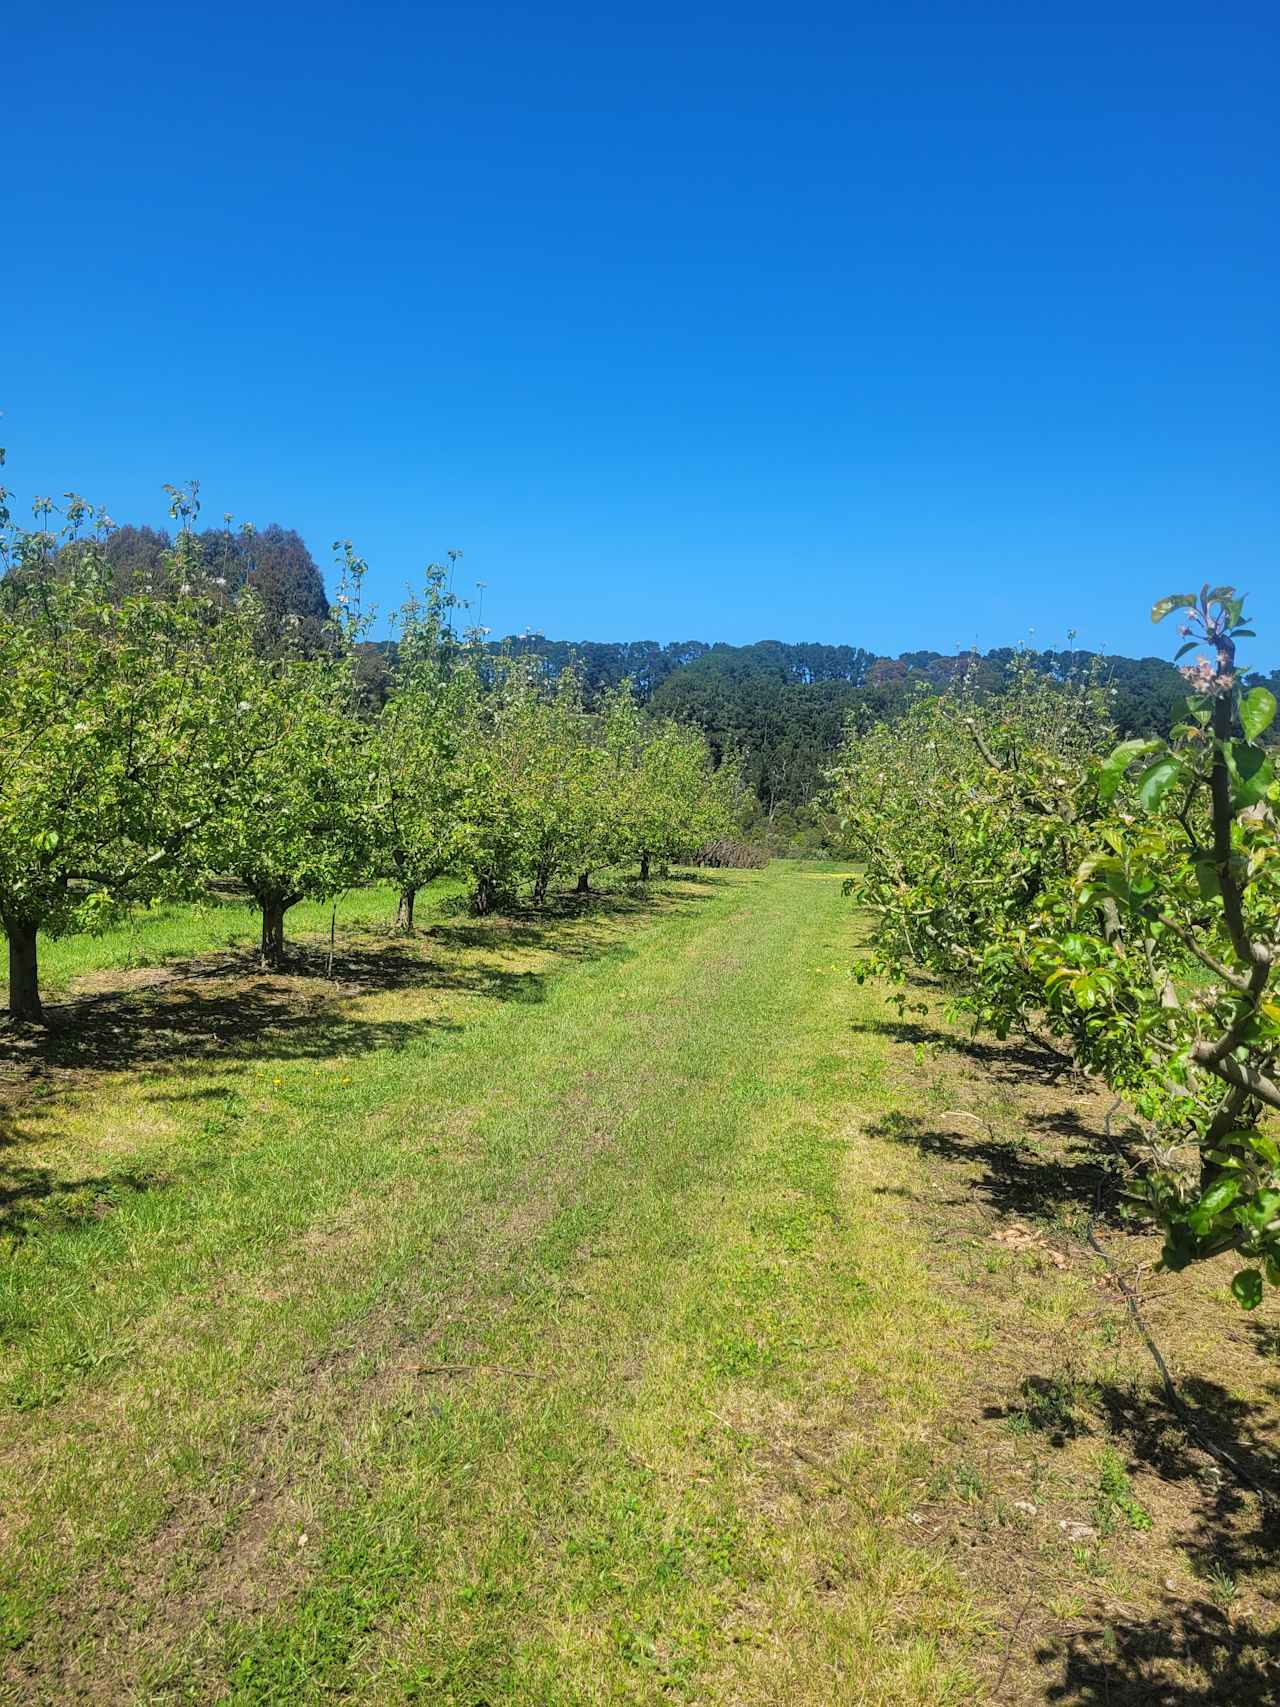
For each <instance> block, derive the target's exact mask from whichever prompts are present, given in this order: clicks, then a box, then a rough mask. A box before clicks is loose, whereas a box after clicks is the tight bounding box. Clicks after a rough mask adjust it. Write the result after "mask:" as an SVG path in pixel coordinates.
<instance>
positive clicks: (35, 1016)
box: [4, 919, 44, 1021]
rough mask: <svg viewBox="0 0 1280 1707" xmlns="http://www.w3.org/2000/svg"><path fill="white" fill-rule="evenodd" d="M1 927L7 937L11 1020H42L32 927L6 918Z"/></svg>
mask: <svg viewBox="0 0 1280 1707" xmlns="http://www.w3.org/2000/svg"><path fill="white" fill-rule="evenodd" d="M4 928H5V931H6V933H7V935H8V938H9V1012H10V1014H11V1015H12V1016H13V1018H14V1019H24V1020H35V1021H39V1020H42V1019H43V1018H44V1009H43V1008H42V1007H41V1006H40V971H39V960H38V957H37V952H36V930H35V927H34V926H33V925H22V924H18V923H17V921H16V920H13V919H6V920H5V927H4Z"/></svg>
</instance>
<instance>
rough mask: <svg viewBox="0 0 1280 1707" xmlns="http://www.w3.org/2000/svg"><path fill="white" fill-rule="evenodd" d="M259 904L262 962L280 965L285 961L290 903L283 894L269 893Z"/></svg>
mask: <svg viewBox="0 0 1280 1707" xmlns="http://www.w3.org/2000/svg"><path fill="white" fill-rule="evenodd" d="M258 904H259V906H260V907H261V908H262V964H263V965H264V966H270V967H275V966H280V965H282V964H283V962H284V915H285V910H286V909H287V907H288V905H289V903H288V902H287V901H286V900H285V898H284V896H283V895H268V896H266V897H264V898H262V899H261V900H260V901H259V903H258Z"/></svg>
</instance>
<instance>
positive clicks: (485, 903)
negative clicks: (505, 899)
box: [471, 877, 494, 918]
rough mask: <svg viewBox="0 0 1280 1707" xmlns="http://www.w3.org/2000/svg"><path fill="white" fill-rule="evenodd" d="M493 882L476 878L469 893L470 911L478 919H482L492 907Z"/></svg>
mask: <svg viewBox="0 0 1280 1707" xmlns="http://www.w3.org/2000/svg"><path fill="white" fill-rule="evenodd" d="M493 902H494V887H493V881H492V879H491V878H488V877H477V878H476V886H475V888H474V889H473V890H472V891H471V911H472V912H473V913H474V914H476V916H477V917H478V918H483V917H484V915H485V914H486V913H487V912H489V911H490V910H491V909H492V907H493Z"/></svg>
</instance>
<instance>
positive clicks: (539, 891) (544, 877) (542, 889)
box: [533, 867, 551, 907]
mask: <svg viewBox="0 0 1280 1707" xmlns="http://www.w3.org/2000/svg"><path fill="white" fill-rule="evenodd" d="M550 882H551V873H550V872H549V871H547V870H546V869H545V867H544V868H543V869H542V870H541V871H539V872H538V873H537V874H536V876H535V877H534V880H533V904H534V906H535V907H540V906H541V905H542V903H543V902H544V901H545V900H546V898H547V888H548V885H549V884H550Z"/></svg>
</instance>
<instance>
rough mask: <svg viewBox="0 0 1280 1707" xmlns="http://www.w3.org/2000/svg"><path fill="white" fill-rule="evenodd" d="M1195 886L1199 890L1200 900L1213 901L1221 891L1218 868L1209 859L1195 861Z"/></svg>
mask: <svg viewBox="0 0 1280 1707" xmlns="http://www.w3.org/2000/svg"><path fill="white" fill-rule="evenodd" d="M1196 888H1197V889H1198V890H1199V891H1200V899H1201V900H1202V901H1213V900H1216V899H1217V897H1218V896H1219V895H1220V894H1221V893H1222V885H1221V884H1220V883H1219V882H1218V868H1217V866H1216V865H1215V864H1214V863H1213V861H1212V860H1211V859H1202V860H1197V861H1196Z"/></svg>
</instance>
